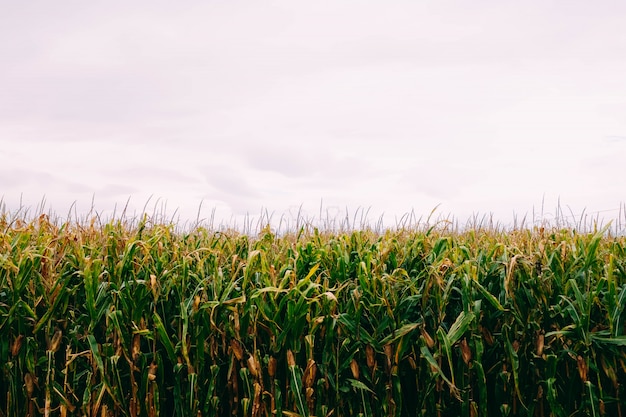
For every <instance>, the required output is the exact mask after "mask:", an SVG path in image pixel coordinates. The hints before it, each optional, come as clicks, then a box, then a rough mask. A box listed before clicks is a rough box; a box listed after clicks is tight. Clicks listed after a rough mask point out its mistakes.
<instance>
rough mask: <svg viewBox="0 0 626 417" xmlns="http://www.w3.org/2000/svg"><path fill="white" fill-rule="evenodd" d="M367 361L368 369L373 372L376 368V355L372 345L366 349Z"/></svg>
mask: <svg viewBox="0 0 626 417" xmlns="http://www.w3.org/2000/svg"><path fill="white" fill-rule="evenodd" d="M365 359H367V367H368V368H369V369H370V370H373V369H374V367H376V354H375V353H374V348H373V347H372V345H367V346H366V347H365Z"/></svg>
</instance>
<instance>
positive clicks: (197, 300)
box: [193, 294, 200, 313]
mask: <svg viewBox="0 0 626 417" xmlns="http://www.w3.org/2000/svg"><path fill="white" fill-rule="evenodd" d="M199 308H200V296H199V295H197V294H196V296H195V297H194V299H193V311H194V313H197V312H198V310H199Z"/></svg>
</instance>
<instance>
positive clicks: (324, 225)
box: [0, 206, 626, 239]
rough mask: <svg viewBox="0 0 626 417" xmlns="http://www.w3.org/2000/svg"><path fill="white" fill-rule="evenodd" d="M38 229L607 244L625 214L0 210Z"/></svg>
mask: <svg viewBox="0 0 626 417" xmlns="http://www.w3.org/2000/svg"><path fill="white" fill-rule="evenodd" d="M42 225H46V226H47V227H52V228H53V229H56V230H57V231H60V230H67V229H72V230H74V232H76V231H79V232H83V233H86V232H91V233H94V232H96V231H98V230H100V231H102V230H103V229H105V228H110V227H112V226H114V227H116V228H121V229H123V230H125V231H126V232H130V233H132V232H137V231H143V230H146V229H151V228H155V227H156V228H167V229H169V230H170V232H173V233H175V234H180V235H186V234H194V233H196V232H203V233H206V232H212V233H219V234H224V235H229V236H242V235H245V236H248V237H250V238H252V239H254V238H255V237H258V238H261V237H263V236H265V235H267V234H268V233H270V234H272V235H274V236H276V237H285V238H300V237H306V236H310V235H313V234H315V235H328V236H330V235H341V234H346V233H348V234H350V233H353V232H361V233H367V234H370V235H372V236H383V235H386V234H389V233H392V234H400V235H402V234H426V235H436V236H463V235H466V234H468V233H469V234H476V233H478V234H479V235H484V236H491V237H496V236H504V235H507V236H509V237H512V236H516V235H520V234H522V235H524V236H531V235H535V234H538V235H544V234H545V233H554V232H559V234H566V235H568V234H570V235H577V234H597V233H598V232H600V233H601V234H603V235H604V236H605V237H607V238H611V237H623V236H625V234H626V210H624V209H623V208H622V207H620V209H619V213H618V215H617V216H615V217H614V218H609V219H607V218H604V217H600V215H599V213H582V214H579V215H574V214H570V215H566V214H564V213H563V211H562V210H561V209H560V208H558V209H557V211H556V215H554V216H549V215H544V214H543V213H541V214H540V215H534V214H533V215H532V216H528V215H525V216H521V217H517V216H514V218H513V222H511V223H508V224H504V223H501V222H499V221H497V220H495V219H494V217H493V216H492V215H487V214H485V215H479V214H475V215H473V216H472V217H471V218H469V219H466V220H462V219H459V218H455V217H454V216H453V215H442V214H437V213H436V209H435V210H433V211H432V212H430V213H428V214H427V215H423V216H418V215H416V214H415V212H408V213H406V214H405V215H403V216H402V217H400V218H396V219H395V221H394V222H393V224H391V225H388V224H385V223H384V221H383V217H380V218H378V219H376V220H374V221H372V220H371V218H369V217H368V212H367V211H366V210H357V211H355V212H354V213H350V212H348V211H347V210H346V213H345V215H342V216H335V217H330V216H325V217H324V216H323V215H322V214H321V213H320V215H319V216H307V215H305V214H303V213H298V214H297V216H295V217H293V216H291V217H287V216H285V215H281V216H276V215H275V213H269V212H264V213H261V214H260V215H258V216H253V215H246V216H245V217H244V218H243V220H242V221H240V222H237V221H232V222H231V223H228V222H217V221H216V220H215V218H214V217H210V218H197V219H195V220H194V221H181V220H180V218H177V217H176V213H174V214H173V215H171V216H169V215H167V214H166V213H164V212H160V213H158V212H153V213H147V212H144V213H142V214H133V215H127V214H126V212H122V213H121V214H119V215H116V214H113V215H110V216H103V215H101V214H99V213H98V212H96V211H95V210H92V211H90V212H89V213H87V214H85V215H83V216H79V215H77V214H72V213H69V214H68V215H67V216H61V215H58V214H56V213H54V212H52V211H42V210H38V209H35V210H30V209H27V208H26V209H24V208H22V209H20V210H17V211H14V212H10V211H7V210H6V209H4V208H2V207H1V206H0V230H1V231H2V233H6V232H8V231H10V230H12V231H19V230H24V229H32V228H39V227H41V226H42Z"/></svg>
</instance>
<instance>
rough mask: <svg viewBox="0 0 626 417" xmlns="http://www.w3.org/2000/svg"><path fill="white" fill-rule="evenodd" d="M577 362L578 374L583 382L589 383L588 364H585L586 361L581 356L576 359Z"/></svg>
mask: <svg viewBox="0 0 626 417" xmlns="http://www.w3.org/2000/svg"><path fill="white" fill-rule="evenodd" d="M576 362H577V363H578V374H579V375H580V379H581V380H582V381H583V382H587V362H585V359H583V357H582V356H580V355H578V357H577V358H576Z"/></svg>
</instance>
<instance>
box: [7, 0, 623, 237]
mask: <svg viewBox="0 0 626 417" xmlns="http://www.w3.org/2000/svg"><path fill="white" fill-rule="evenodd" d="M1 9H2V12H1V13H0V195H1V196H2V197H3V203H4V205H5V207H6V209H8V210H15V209H16V208H17V207H18V206H19V204H20V201H21V202H22V204H24V205H26V206H30V207H35V206H36V205H37V204H38V203H39V202H41V201H42V198H43V197H44V196H45V201H46V209H50V210H52V211H54V212H57V213H60V214H62V215H65V213H66V211H67V210H68V208H69V207H70V206H71V205H72V204H73V203H75V207H76V209H77V210H78V212H84V211H88V210H89V209H90V208H91V205H92V199H93V201H94V203H95V208H96V210H98V211H99V212H101V213H104V214H107V213H111V212H112V210H113V208H114V207H115V206H116V205H117V206H118V210H119V207H121V206H124V205H125V204H126V202H127V200H128V199H129V198H130V203H129V209H130V210H131V212H132V211H141V210H143V208H144V205H145V204H146V202H148V209H149V211H150V212H151V211H152V210H153V209H154V207H155V205H157V207H162V205H164V204H166V205H167V211H169V212H173V211H174V210H176V209H177V210H178V211H177V215H178V216H180V218H181V219H182V220H183V221H185V220H188V219H195V218H196V215H197V212H198V207H199V206H200V203H201V202H202V207H203V208H202V214H201V217H207V216H209V215H210V214H211V212H212V211H213V209H215V215H216V216H217V218H218V220H219V221H224V222H226V223H228V222H235V221H237V222H240V221H241V219H242V217H243V216H244V215H245V214H246V213H248V214H250V215H258V214H259V213H261V211H264V212H265V211H267V212H269V213H274V216H275V218H279V217H281V216H283V217H286V218H289V217H290V216H293V215H294V213H297V212H298V210H300V208H302V210H303V211H304V212H305V213H309V214H310V215H311V216H317V215H318V214H319V208H320V203H321V204H322V206H323V211H324V213H326V214H330V215H332V214H336V215H338V216H342V215H344V214H345V212H346V210H348V211H349V212H351V213H353V212H354V211H356V210H357V209H361V210H369V211H368V214H369V216H370V217H371V218H373V219H374V220H377V219H378V218H379V217H380V216H381V215H382V214H383V213H384V215H385V217H384V218H385V223H386V224H388V225H393V223H394V221H395V219H397V218H400V217H401V216H402V215H404V214H406V213H408V212H411V211H414V212H415V213H416V215H417V216H418V217H419V216H421V215H424V216H427V215H428V214H429V213H430V212H431V210H433V209H434V208H435V207H438V208H437V212H438V213H440V214H442V215H452V216H455V217H456V218H460V219H464V218H467V217H469V216H471V215H472V214H473V213H479V214H481V215H482V214H485V215H489V214H493V216H494V218H495V219H496V220H500V221H502V222H505V223H506V222H509V221H510V220H511V218H512V215H513V213H516V214H517V216H518V217H523V216H524V215H528V216H529V217H532V215H533V210H534V211H535V214H536V216H535V217H537V215H538V213H539V211H540V210H541V206H542V204H543V206H544V217H545V218H548V219H549V218H550V217H551V216H553V215H554V210H555V209H556V207H557V204H558V203H559V202H560V205H561V208H562V209H563V211H564V214H566V215H569V214H571V213H574V214H576V215H579V214H580V213H582V212H583V211H584V212H586V213H591V214H593V213H596V212H600V214H601V216H603V217H606V218H608V219H611V218H613V217H616V216H619V213H620V211H619V208H620V206H621V204H622V203H623V202H624V201H626V195H625V191H626V189H625V187H624V185H623V180H622V178H624V176H625V174H626V168H625V164H624V160H625V159H626V77H624V74H626V31H625V30H624V28H625V27H626V3H624V2H621V1H614V2H608V1H601V2H588V1H552V2H547V1H535V0H531V1H525V2H496V1H482V0H479V1H473V2H465V1H356V0H347V1H316V2H312V1H293V0H289V1H287V0H285V1H266V2H257V1H254V2H253V1H244V0H241V1H184V2H176V3H174V2H166V1H144V0H137V1H132V2H127V1H106V2H82V1H65V0H60V1H55V2H49V1H29V2H5V4H3V5H2V7H1ZM150 196H152V198H151V199H150Z"/></svg>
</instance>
